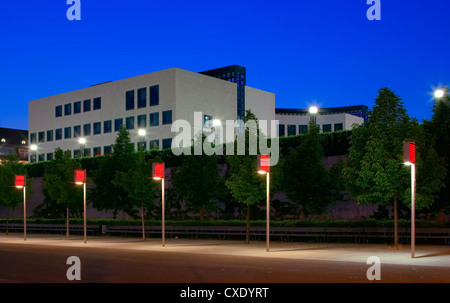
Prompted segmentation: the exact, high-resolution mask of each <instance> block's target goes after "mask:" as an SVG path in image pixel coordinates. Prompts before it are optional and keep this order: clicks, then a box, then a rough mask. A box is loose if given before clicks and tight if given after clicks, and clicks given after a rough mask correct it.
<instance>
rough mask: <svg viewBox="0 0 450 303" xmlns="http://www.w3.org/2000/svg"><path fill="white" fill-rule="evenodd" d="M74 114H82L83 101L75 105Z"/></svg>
mask: <svg viewBox="0 0 450 303" xmlns="http://www.w3.org/2000/svg"><path fill="white" fill-rule="evenodd" d="M73 113H74V114H79V113H81V101H77V102H75V103H74V104H73Z"/></svg>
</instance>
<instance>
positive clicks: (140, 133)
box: [138, 128, 147, 137]
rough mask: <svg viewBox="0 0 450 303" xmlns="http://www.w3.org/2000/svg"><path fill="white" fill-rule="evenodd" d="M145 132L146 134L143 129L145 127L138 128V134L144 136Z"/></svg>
mask: <svg viewBox="0 0 450 303" xmlns="http://www.w3.org/2000/svg"><path fill="white" fill-rule="evenodd" d="M146 134H147V132H146V131H145V129H142V128H141V129H140V130H138V135H139V136H141V137H144V136H145V135H146Z"/></svg>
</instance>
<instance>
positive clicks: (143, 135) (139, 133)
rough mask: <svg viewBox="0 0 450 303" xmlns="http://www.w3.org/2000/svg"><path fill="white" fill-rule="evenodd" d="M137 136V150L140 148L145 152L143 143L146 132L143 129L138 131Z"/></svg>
mask: <svg viewBox="0 0 450 303" xmlns="http://www.w3.org/2000/svg"><path fill="white" fill-rule="evenodd" d="M138 135H139V139H140V141H139V142H138V150H139V149H140V148H142V150H145V148H144V143H145V136H146V135H147V131H146V130H145V129H143V128H141V129H139V130H138Z"/></svg>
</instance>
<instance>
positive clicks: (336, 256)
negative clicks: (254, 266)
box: [0, 234, 450, 270]
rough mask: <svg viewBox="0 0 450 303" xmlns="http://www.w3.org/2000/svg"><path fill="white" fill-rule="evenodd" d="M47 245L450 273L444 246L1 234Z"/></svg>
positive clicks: (0, 239)
mask: <svg viewBox="0 0 450 303" xmlns="http://www.w3.org/2000/svg"><path fill="white" fill-rule="evenodd" d="M3 243H5V244H8V243H10V244H23V245H47V246H53V245H54V246H64V247H74V248H75V247H77V248H80V247H86V248H108V249H121V250H128V249H130V250H142V251H166V252H168V253H170V252H178V253H180V252H184V253H193V254H217V255H239V256H248V257H259V258H288V259H299V260H322V261H345V262H361V263H366V262H367V259H368V258H369V257H371V256H376V257H378V258H380V261H381V263H382V264H397V265H413V266H438V267H448V268H449V270H450V247H449V246H443V245H416V253H415V256H416V257H415V258H414V259H412V258H411V250H410V246H409V245H402V246H401V247H400V248H399V249H398V250H394V249H393V247H392V246H389V245H384V244H353V243H304V242H275V241H273V242H271V243H270V251H269V252H266V243H265V242H262V241H252V242H250V244H249V245H247V244H245V243H244V242H243V241H230V240H199V239H166V245H165V247H162V245H161V239H157V238H152V239H147V240H145V241H143V240H142V239H139V238H120V237H109V236H103V237H94V236H92V237H89V236H88V237H87V243H84V241H83V236H70V237H69V238H66V237H65V236H61V235H38V234H31V235H28V237H27V241H24V239H23V235H22V234H9V235H5V234H0V246H1V244H3Z"/></svg>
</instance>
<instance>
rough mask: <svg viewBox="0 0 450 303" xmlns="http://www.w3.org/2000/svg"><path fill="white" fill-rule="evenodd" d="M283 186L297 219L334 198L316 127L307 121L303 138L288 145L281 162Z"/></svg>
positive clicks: (325, 204)
mask: <svg viewBox="0 0 450 303" xmlns="http://www.w3.org/2000/svg"><path fill="white" fill-rule="evenodd" d="M282 178H283V182H282V184H283V186H282V189H283V190H284V192H285V193H286V196H287V197H288V198H289V200H291V201H292V202H293V203H295V204H297V205H298V208H299V212H300V220H305V219H306V215H307V213H320V212H322V211H324V210H325V209H326V207H327V206H328V205H329V204H331V203H332V202H334V198H335V194H334V192H333V187H332V183H331V180H330V177H329V173H328V171H327V169H326V168H325V165H324V164H323V149H322V146H321V144H320V136H319V127H318V126H317V125H315V124H314V123H312V122H310V123H309V127H308V133H307V134H306V137H305V139H304V140H303V141H302V143H300V144H299V145H298V146H297V147H296V148H295V149H294V148H292V147H291V148H290V151H289V155H287V156H286V158H285V160H284V165H283V177H282Z"/></svg>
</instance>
